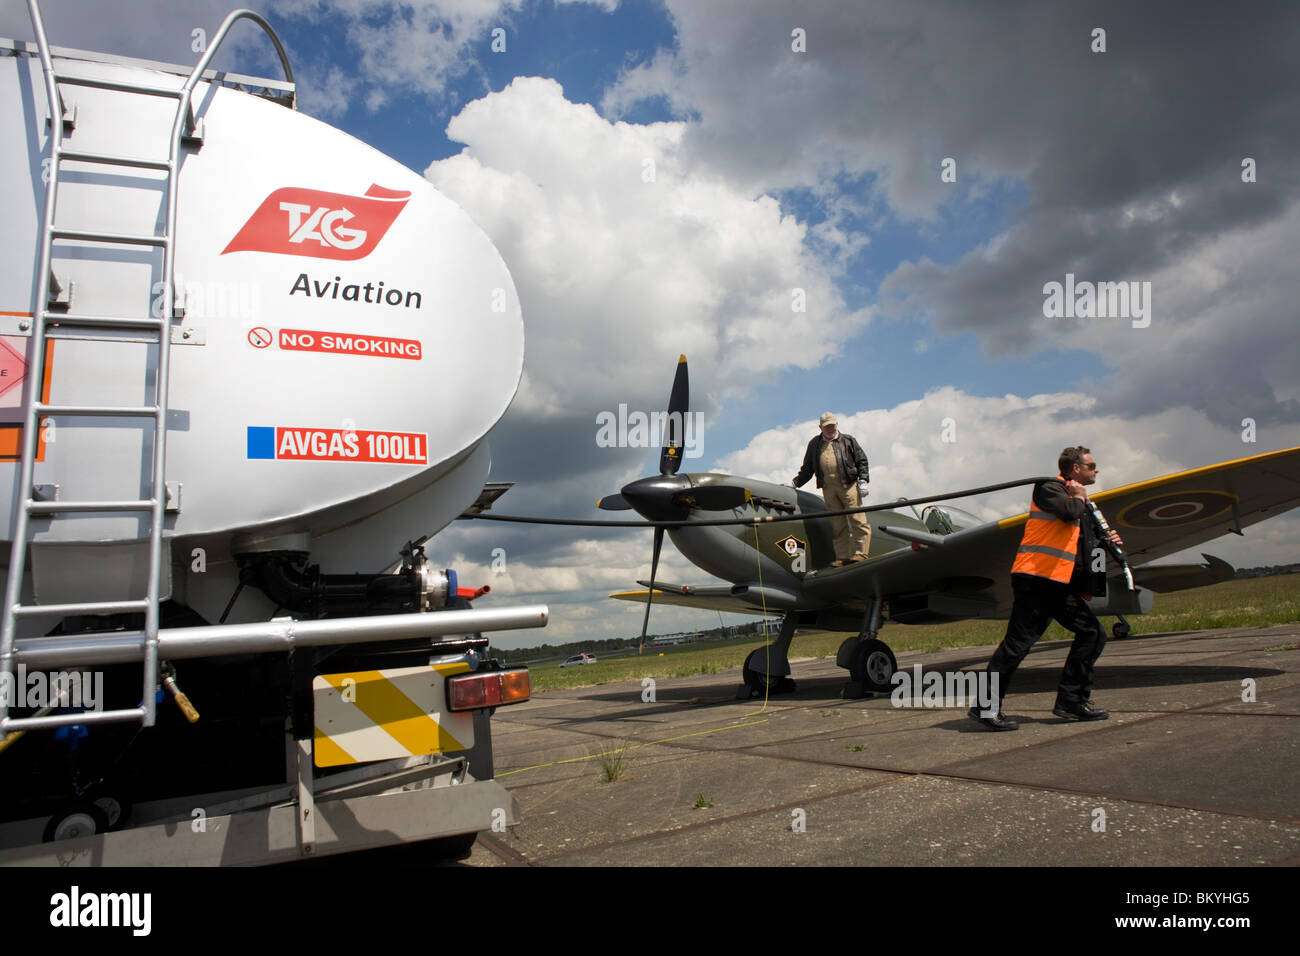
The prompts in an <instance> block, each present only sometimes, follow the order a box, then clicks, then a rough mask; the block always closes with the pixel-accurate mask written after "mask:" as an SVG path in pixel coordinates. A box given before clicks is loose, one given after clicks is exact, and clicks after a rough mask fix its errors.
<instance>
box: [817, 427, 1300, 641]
mask: <svg viewBox="0 0 1300 956" xmlns="http://www.w3.org/2000/svg"><path fill="white" fill-rule="evenodd" d="M1093 500H1094V501H1095V502H1096V503H1097V505H1098V507H1100V508H1101V510H1102V513H1103V514H1105V515H1106V518H1107V521H1108V522H1109V523H1110V525H1111V527H1113V528H1115V529H1116V530H1117V531H1119V533H1120V537H1122V538H1123V539H1124V549H1125V551H1126V552H1127V553H1128V556H1129V562H1130V564H1132V565H1134V566H1137V565H1142V564H1146V563H1148V562H1151V561H1154V560H1156V559H1158V558H1162V557H1165V556H1166V555H1169V554H1173V553H1175V552H1177V551H1182V550H1183V549H1185V548H1190V547H1193V546H1195V545H1198V544H1201V543H1202V542H1205V541H1209V540H1212V539H1214V538H1218V537H1220V536H1222V535H1223V534H1225V533H1228V532H1232V531H1236V532H1241V531H1242V530H1243V529H1245V528H1247V527H1249V526H1250V525H1253V524H1256V523H1257V522H1260V521H1263V520H1265V519H1266V518H1271V517H1273V516H1275V515H1279V514H1282V513H1283V512H1285V511H1288V510H1290V509H1291V508H1294V507H1296V506H1297V505H1300V448H1290V449H1287V450H1285V451H1278V452H1271V453H1269V454H1264V455H1256V456H1254V457H1252V458H1242V459H1239V460H1237V461H1229V462H1222V463H1220V464H1217V465H1210V466H1208V467H1205V468H1196V469H1193V470H1191V471H1183V472H1178V473H1176V474H1172V475H1166V476H1164V477H1162V478H1154V479H1152V480H1150V481H1143V482H1138V483H1137V484H1133V485H1126V486H1124V487H1122V488H1115V489H1113V490H1111V491H1103V492H1100V493H1099V494H1097V495H1096V496H1095V497H1094V498H1093ZM1027 518H1028V513H1025V514H1021V515H1017V516H1015V517H1012V518H1006V519H1003V520H1002V521H996V522H990V523H989V524H985V525H980V526H978V527H974V528H966V529H963V530H961V531H958V532H956V533H954V534H950V535H946V536H938V535H917V534H916V533H914V532H913V533H911V534H909V535H908V537H907V540H908V541H909V543H911V545H912V546H911V547H910V548H904V549H902V550H898V551H893V552H890V553H888V554H884V555H881V556H879V557H876V558H872V559H871V560H869V561H862V562H858V563H856V564H852V565H849V566H847V567H844V568H836V569H828V570H824V571H820V572H817V573H814V574H809V575H808V576H807V577H805V578H804V581H803V595H804V596H805V597H806V598H811V599H813V600H815V601H818V602H821V601H827V600H830V601H835V602H836V603H842V604H847V605H849V606H851V607H865V602H866V600H867V599H869V597H870V596H871V595H873V594H881V595H885V596H888V597H889V598H890V601H891V617H893V618H894V619H895V620H908V619H909V616H910V617H911V619H913V620H915V621H917V622H921V621H927V620H941V619H944V618H949V619H952V618H957V617H1003V616H1005V615H1006V614H1007V613H1008V612H1009V610H1010V606H1011V585H1010V568H1011V563H1012V561H1013V560H1014V558H1015V553H1016V549H1017V547H1018V546H1019V544H1020V537H1021V534H1022V533H1023V529H1024V523H1025V521H1026V520H1027ZM904 533H906V532H904Z"/></svg>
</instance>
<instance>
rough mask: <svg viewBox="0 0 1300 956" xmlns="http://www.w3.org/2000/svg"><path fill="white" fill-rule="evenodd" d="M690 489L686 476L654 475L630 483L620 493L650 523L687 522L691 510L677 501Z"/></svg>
mask: <svg viewBox="0 0 1300 956" xmlns="http://www.w3.org/2000/svg"><path fill="white" fill-rule="evenodd" d="M690 487H691V483H690V481H689V479H687V477H686V476H685V475H652V476H650V477H648V478H638V479H637V480H636V481H632V482H629V483H628V484H626V485H624V486H623V488H622V490H621V491H620V492H619V493H620V494H621V495H622V496H623V500H625V501H626V502H627V503H628V504H629V505H631V506H632V508H633V509H634V510H635V511H636V513H637V514H639V515H641V516H642V517H643V518H645V519H646V520H648V521H685V520H686V519H687V518H688V517H689V516H690V508H689V506H686V505H683V504H681V503H680V502H678V501H677V500H675V499H676V497H677V495H678V494H680V493H681V492H683V491H686V490H687V489H689V488H690Z"/></svg>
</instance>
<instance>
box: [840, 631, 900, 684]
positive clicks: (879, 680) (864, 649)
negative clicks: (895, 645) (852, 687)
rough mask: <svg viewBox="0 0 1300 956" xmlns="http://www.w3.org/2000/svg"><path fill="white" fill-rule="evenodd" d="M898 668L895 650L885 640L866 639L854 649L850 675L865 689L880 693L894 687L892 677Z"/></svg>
mask: <svg viewBox="0 0 1300 956" xmlns="http://www.w3.org/2000/svg"><path fill="white" fill-rule="evenodd" d="M896 670H898V661H897V660H895V659H894V652H893V651H891V650H890V649H889V645H888V644H886V643H885V642H884V641H877V640H874V639H872V640H864V641H862V642H860V643H859V644H858V646H857V647H856V648H855V649H854V651H853V658H852V660H851V661H850V663H849V676H850V677H851V678H852V679H853V681H854V682H855V683H858V684H861V685H862V686H863V688H864V689H866V690H869V691H873V692H876V693H880V692H883V691H887V690H889V689H890V688H891V687H893V684H891V683H890V678H891V677H893V676H894V671H896Z"/></svg>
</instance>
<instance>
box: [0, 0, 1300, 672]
mask: <svg viewBox="0 0 1300 956" xmlns="http://www.w3.org/2000/svg"><path fill="white" fill-rule="evenodd" d="M230 9H231V6H229V5H228V4H227V3H225V2H215V0H175V2H168V3H163V2H161V0H140V2H130V3H123V4H119V5H115V6H112V7H110V6H108V5H103V4H100V3H96V2H82V0H68V2H63V3H58V2H55V0H46V2H45V3H44V4H43V5H42V10H43V13H44V17H45V21H46V28H47V32H48V34H49V37H50V41H51V42H52V43H53V44H55V45H59V46H67V47H74V48H80V49H91V50H97V51H101V52H110V53H117V54H121V55H126V56H136V57H145V58H148V59H154V60H162V61H166V62H173V63H192V62H194V61H195V59H196V58H197V55H198V54H196V53H194V52H193V51H192V47H193V46H194V44H195V38H196V36H197V34H196V33H195V31H196V30H203V31H205V33H204V35H205V36H210V35H211V34H213V33H215V31H216V27H217V26H218V24H219V23H220V22H221V20H222V18H223V17H224V15H225V14H226V13H227V12H229V10H230ZM257 9H258V11H259V12H260V13H262V14H264V15H265V16H266V17H267V18H268V19H269V20H270V22H271V24H272V25H273V27H274V28H275V29H276V31H277V32H278V34H279V35H280V37H281V38H282V40H283V41H284V43H285V46H286V48H287V50H288V52H289V58H290V61H291V63H292V64H293V67H294V71H295V78H296V81H297V84H298V90H299V108H300V109H301V110H302V111H303V112H305V113H307V114H309V115H311V116H314V117H316V118H318V119H320V120H322V121H324V122H326V123H329V124H331V125H333V126H336V127H338V128H339V129H342V130H344V131H346V132H347V133H349V134H351V135H352V136H355V137H357V138H358V139H361V140H363V141H365V142H367V143H369V144H370V145H372V146H374V147H375V148H377V149H379V150H380V151H382V152H384V153H387V154H388V155H390V156H392V157H394V158H395V159H397V160H398V161H400V162H402V163H403V164H405V165H406V166H408V167H410V168H411V169H414V170H416V171H417V172H420V173H422V174H423V175H424V176H425V177H426V178H427V179H428V180H429V181H430V182H432V183H433V184H434V186H436V187H437V188H438V189H439V190H441V191H442V192H443V193H444V194H446V195H447V196H449V197H450V198H451V199H452V200H454V201H455V202H457V203H458V204H459V205H461V206H462V207H463V208H464V209H465V210H466V211H467V212H468V213H469V214H470V215H471V216H472V217H473V219H474V220H475V221H476V222H477V223H478V224H479V225H480V226H481V227H482V228H483V229H484V230H485V231H486V232H487V234H488V235H489V236H490V237H491V239H492V241H493V242H494V243H495V244H496V246H497V248H498V249H499V250H500V252H501V254H502V256H503V258H504V259H505V261H506V263H507V265H508V267H509V268H510V271H511V275H512V277H513V279H514V281H515V284H516V286H517V288H518V291H519V294H520V299H521V304H522V307H523V314H524V323H525V336H526V358H525V368H524V376H523V379H522V381H521V384H520V388H519V391H518V394H517V395H516V397H515V401H514V404H513V405H512V406H511V409H510V410H509V412H507V414H506V415H505V417H504V418H502V420H501V421H500V422H499V423H498V425H497V427H496V428H495V429H494V430H493V432H492V433H491V435H490V437H489V442H490V445H491V449H492V455H493V468H492V476H491V477H492V479H493V480H496V481H513V482H515V483H516V485H515V487H514V488H513V489H512V490H511V491H510V492H509V493H508V494H507V495H506V496H505V497H504V498H502V499H501V501H500V502H499V503H498V504H497V505H496V506H495V509H494V510H496V511H499V512H503V513H510V514H523V515H537V516H548V517H563V516H571V517H579V518H596V517H602V516H606V517H608V516H609V515H607V514H606V513H602V512H597V511H596V510H595V507H594V505H595V502H596V500H597V499H598V498H600V497H601V496H602V495H605V494H609V493H612V492H615V491H617V490H618V489H619V488H620V487H621V486H622V485H623V484H624V483H626V482H627V481H629V480H632V479H634V478H637V477H640V476H643V475H647V474H652V473H655V472H656V471H657V463H658V449H657V448H618V447H614V448H609V447H601V443H600V442H598V441H597V436H598V431H599V429H598V417H599V416H600V415H601V414H602V413H608V412H612V413H615V414H617V411H618V409H619V406H620V405H625V406H626V407H627V408H628V409H629V410H641V411H646V412H653V411H656V410H659V409H662V408H663V407H664V405H665V403H666V401H667V397H668V391H669V388H670V386H671V383H672V376H673V373H674V371H675V366H676V362H677V357H678V355H679V354H685V355H686V356H687V358H688V360H689V363H690V374H691V400H692V409H693V410H694V411H698V412H700V413H702V415H703V423H704V427H703V431H702V433H701V438H702V440H701V442H700V448H699V455H698V457H695V458H688V459H687V460H686V462H685V470H689V471H722V472H727V473H732V474H737V475H747V476H752V477H755V478H761V479H765V480H771V481H777V482H788V481H789V480H790V478H791V476H792V475H793V474H794V472H795V471H796V470H797V468H798V466H799V463H800V461H801V459H802V453H803V448H804V446H805V445H806V443H807V442H808V440H809V439H810V438H811V437H812V436H813V435H814V434H815V433H816V420H817V418H818V416H819V415H820V414H821V413H822V412H823V411H827V410H830V411H834V412H835V413H837V415H838V416H839V420H840V427H841V430H842V431H845V432H848V433H850V434H852V435H854V436H855V437H856V438H858V440H859V441H860V442H861V443H862V445H863V446H864V448H865V449H866V452H867V455H868V458H869V459H870V462H871V500H872V501H873V502H882V501H889V500H892V499H894V498H897V497H899V496H902V495H908V496H912V497H918V496H921V495H925V494H933V493H936V492H939V491H946V490H951V489H957V488H966V487H973V486H977V485H981V484H987V483H993V482H999V481H1008V480H1012V479H1015V478H1020V477H1024V476H1029V475H1037V474H1044V473H1050V472H1051V471H1052V470H1053V468H1054V465H1055V461H1056V456H1057V453H1058V452H1059V450H1060V449H1061V448H1062V447H1063V446H1066V445H1074V444H1084V445H1087V446H1088V447H1090V448H1091V449H1092V451H1093V454H1094V455H1095V457H1096V458H1097V461H1098V462H1099V464H1100V466H1101V471H1100V475H1099V480H1098V486H1097V487H1098V488H1099V489H1105V488H1114V487H1118V486H1120V485H1122V484H1127V483H1130V482H1134V481H1140V480H1144V479H1147V478H1152V477H1156V476H1158V475H1162V474H1167V473H1170V472H1174V471H1179V470H1183V469H1187V468H1194V467H1200V466H1203V465H1208V464H1212V463H1215V462H1219V461H1226V460H1232V459H1236V458H1242V457H1246V456H1249V455H1254V454H1262V453H1264V452H1268V451H1274V450H1278V449H1283V448H1289V447H1293V446H1296V445H1300V362H1297V351H1298V350H1297V347H1296V343H1297V339H1298V338H1300V335H1297V331H1296V329H1297V318H1298V315H1297V311H1298V307H1297V303H1300V270H1297V269H1296V268H1295V265H1294V259H1295V250H1296V248H1297V246H1298V245H1300V243H1298V242H1297V240H1298V239H1300V164H1297V163H1296V161H1295V157H1296V155H1297V152H1298V150H1300V142H1297V140H1298V139H1300V123H1298V122H1297V119H1296V112H1295V104H1296V103H1297V101H1298V97H1297V93H1298V92H1300V91H1298V89H1297V88H1298V87H1300V73H1297V71H1296V70H1295V69H1294V62H1295V56H1296V52H1297V51H1300V7H1297V6H1296V5H1295V4H1294V3H1262V2H1247V3H1243V4H1225V3H1222V2H1221V0H1215V2H1204V3H1198V2H1186V0H1177V2H1144V3H1140V4H1133V3H1129V2H1113V3H1110V2H1096V3H1093V2H1089V3H1081V2H1062V3H1042V2H1038V0H1025V2H1015V0H1005V2H1000V3H997V4H971V3H957V2H942V0H886V2H877V0H872V2H870V3H860V4H844V3H835V2H807V0H803V2H798V3H793V2H784V0H722V2H698V0H697V2H690V0H662V2H642V0H637V2H624V0H598V2H578V0H574V2H552V0H544V2H535V0H505V2H502V0H408V2H406V3H403V4H400V5H395V4H391V3H386V2H375V0H344V2H338V3H313V2H307V0H271V2H265V3H263V4H261V6H259V7H257ZM31 35H32V34H31V27H30V24H29V20H28V16H27V12H26V8H25V4H21V3H19V2H17V0H0V36H7V37H17V38H21V39H26V38H30V37H31ZM232 41H234V42H233V44H232V46H231V48H230V49H228V50H227V49H224V48H223V50H222V51H221V52H220V53H219V54H218V57H217V60H216V61H215V64H214V65H215V66H217V67H219V68H224V69H228V70H232V71H236V72H244V73H250V74H255V75H264V76H272V77H279V76H280V75H281V74H280V71H279V66H278V61H277V60H276V59H275V57H274V56H273V54H272V51H271V47H270V45H269V43H268V42H267V41H266V40H265V38H264V37H263V36H262V35H261V34H260V33H259V31H257V30H256V29H254V28H253V27H251V26H249V25H247V24H241V25H239V26H237V27H236V29H235V33H234V34H233V35H232ZM1067 276H1069V277H1072V278H1070V279H1067ZM1071 281H1072V282H1077V283H1083V282H1090V283H1127V284H1129V285H1128V288H1129V290H1130V292H1131V293H1132V298H1131V301H1130V302H1129V304H1128V305H1129V307H1128V310H1127V311H1125V312H1124V314H1122V315H1061V314H1056V312H1055V311H1054V310H1053V309H1052V307H1051V303H1050V295H1049V291H1048V290H1049V289H1050V283H1053V282H1056V283H1061V284H1062V285H1063V286H1064V285H1065V284H1066V283H1067V282H1071ZM949 421H950V422H951V424H948V422H949ZM945 430H946V434H945ZM945 437H946V438H948V439H953V438H955V440H944V439H945ZM1023 497H1024V495H1023V494H1021V493H1020V492H1018V491H1010V492H1003V493H1000V494H998V495H994V496H989V497H985V498H981V499H963V500H962V501H959V502H957V504H958V505H960V506H962V507H963V508H966V509H967V510H970V511H972V512H974V513H976V514H977V515H979V516H980V517H982V518H985V519H989V520H992V519H995V518H998V517H1004V516H1006V515H1011V514H1017V513H1020V512H1023V511H1024V510H1025V508H1026V504H1027V502H1026V501H1022V500H1021V499H1022V498H1023ZM614 517H623V516H622V515H617V516H614ZM1298 530H1300V516H1297V514H1295V513H1292V514H1290V515H1287V516H1284V517H1280V518H1274V519H1271V520H1269V521H1267V522H1265V523H1262V524H1259V525H1256V526H1254V527H1253V528H1250V529H1248V530H1247V532H1246V535H1245V537H1244V538H1240V539H1238V538H1232V539H1231V540H1220V541H1216V542H1211V543H1207V544H1205V545H1202V546H1200V547H1198V548H1197V549H1195V550H1193V551H1191V552H1187V553H1186V554H1184V555H1181V556H1180V557H1181V558H1183V559H1186V560H1195V559H1196V556H1197V555H1198V554H1199V552H1201V551H1207V552H1209V553H1211V554H1216V555H1218V556H1220V557H1223V558H1225V559H1227V560H1229V561H1231V562H1232V563H1234V564H1236V565H1238V566H1242V567H1250V566H1255V565H1262V564H1272V563H1286V562H1291V561H1297V560H1300V546H1297V545H1296V544H1295V539H1296V535H1297V531H1298ZM650 543H651V535H650V532H649V531H648V530H644V531H638V530H616V529H609V530H604V529H597V530H592V529H574V530H567V529H556V528H538V527H517V526H505V525H501V524H487V523H483V522H472V523H466V522H460V523H457V524H454V525H453V526H452V527H449V528H448V529H446V530H444V531H442V532H441V533H440V534H439V535H438V536H437V537H436V538H435V539H434V540H433V542H432V544H431V545H430V547H429V551H430V554H431V556H432V557H433V560H434V563H435V564H436V565H439V566H448V567H454V568H456V569H457V570H458V573H459V574H460V576H461V579H462V581H464V582H467V583H488V584H491V586H492V589H493V593H492V594H491V595H490V597H489V598H488V599H485V600H491V601H492V602H493V604H494V606H501V605H505V604H520V603H528V604H532V603H547V604H549V605H550V608H551V621H550V624H549V626H548V627H547V628H546V629H545V630H539V631H529V632H520V633H518V634H514V635H509V636H507V635H498V636H497V638H496V643H498V644H499V645H501V646H507V647H510V646H519V645H529V644H537V643H541V642H543V641H546V642H549V643H561V642H567V641H574V640H583V639H600V638H621V637H628V636H632V635H635V634H636V633H638V632H639V630H640V620H641V613H642V609H641V607H639V606H636V605H631V604H627V603H624V602H616V601H611V600H608V598H606V597H605V595H607V594H608V593H609V592H610V591H613V590H622V589H627V588H630V587H635V581H636V579H637V578H645V577H647V576H648V574H649V570H650V550H651V548H650ZM498 549H500V550H498ZM494 555H503V556H504V559H505V560H504V568H503V567H502V566H501V561H500V560H497V561H495V562H494ZM659 577H660V579H662V580H667V581H674V582H679V583H707V582H708V578H707V576H706V575H704V574H703V572H701V571H699V570H697V569H695V568H694V567H693V566H692V565H691V564H690V563H689V562H688V561H686V560H685V559H684V558H682V557H681V556H680V555H678V554H676V552H675V551H673V549H672V548H671V547H666V548H665V550H664V554H663V559H662V560H661V563H660V571H659ZM720 620H722V621H723V622H724V623H729V624H730V623H737V622H739V621H741V620H748V618H745V617H742V616H739V615H724V616H721V617H720V616H719V615H717V614H716V613H713V612H704V611H691V610H686V609H678V608H656V609H655V610H654V612H653V614H652V619H651V631H652V632H672V631H680V630H684V629H689V628H697V627H698V628H707V627H711V626H715V625H716V624H718V623H719V621H720Z"/></svg>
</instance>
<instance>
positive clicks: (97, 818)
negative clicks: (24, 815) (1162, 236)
mask: <svg viewBox="0 0 1300 956" xmlns="http://www.w3.org/2000/svg"><path fill="white" fill-rule="evenodd" d="M107 830H108V815H107V814H106V813H105V812H104V811H103V810H102V809H100V808H99V807H97V806H95V805H94V804H93V803H70V804H66V805H64V806H63V807H62V808H61V809H60V810H59V811H58V812H57V813H55V814H54V816H52V817H50V821H49V822H48V823H47V824H45V835H44V837H43V838H42V839H44V840H45V842H46V843H54V842H56V841H59V840H79V839H81V838H82V837H88V836H95V835H96V834H100V833H104V832H106V831H107Z"/></svg>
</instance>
